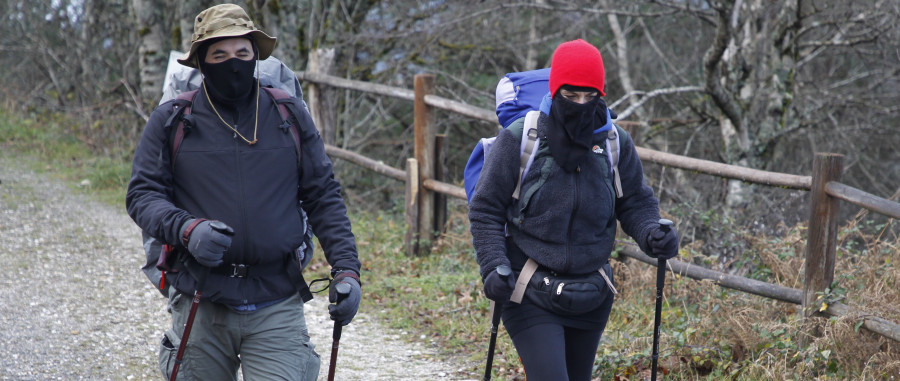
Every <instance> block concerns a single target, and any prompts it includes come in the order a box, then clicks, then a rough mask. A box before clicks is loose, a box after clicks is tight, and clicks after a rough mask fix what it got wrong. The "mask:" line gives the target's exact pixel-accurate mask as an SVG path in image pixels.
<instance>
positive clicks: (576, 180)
mask: <svg viewBox="0 0 900 381" xmlns="http://www.w3.org/2000/svg"><path fill="white" fill-rule="evenodd" d="M580 178H581V166H578V167H577V168H575V173H574V174H573V175H572V182H573V183H574V186H573V187H572V189H573V191H574V193H575V198H574V200H573V201H572V210H571V213H570V214H569V228H568V232H567V233H566V237H567V238H566V260H565V267H564V268H565V269H566V271H569V262H570V259H571V254H572V250H571V248H572V225H574V224H575V213H576V212H577V211H578V193H579V189H578V183H579V179H580Z"/></svg>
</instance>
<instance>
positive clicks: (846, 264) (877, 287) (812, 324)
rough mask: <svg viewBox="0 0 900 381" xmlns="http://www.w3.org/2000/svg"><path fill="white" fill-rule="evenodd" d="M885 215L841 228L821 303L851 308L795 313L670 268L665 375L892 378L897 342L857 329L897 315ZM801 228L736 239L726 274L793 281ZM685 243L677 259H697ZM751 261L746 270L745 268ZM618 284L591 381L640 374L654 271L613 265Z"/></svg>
mask: <svg viewBox="0 0 900 381" xmlns="http://www.w3.org/2000/svg"><path fill="white" fill-rule="evenodd" d="M896 230H897V229H896V226H894V225H893V221H890V222H888V223H886V224H882V225H877V224H875V223H872V222H870V221H867V220H865V219H864V218H862V216H860V217H859V218H856V219H854V220H852V221H851V222H850V223H849V224H847V225H845V226H843V227H841V229H840V234H839V236H838V240H839V242H840V246H839V249H838V252H837V255H836V271H835V280H836V282H835V283H834V284H833V285H832V288H831V289H830V290H829V292H828V293H826V294H825V295H823V301H825V302H835V301H840V302H842V303H844V304H847V305H849V306H851V307H853V308H854V309H855V310H856V311H858V312H857V313H855V314H853V316H845V317H842V318H834V317H826V316H815V317H812V318H809V319H803V318H801V316H800V308H799V306H798V305H794V304H791V303H784V302H778V301H773V300H770V299H766V298H763V297H758V296H753V295H749V294H744V293H740V292H737V291H732V290H727V289H724V288H721V287H719V286H717V285H715V284H713V283H712V282H710V281H696V280H693V279H687V278H683V277H680V276H677V275H673V274H672V273H669V276H668V278H667V285H666V292H665V298H666V299H665V300H666V302H667V304H666V306H665V308H664V312H663V321H664V324H663V326H662V329H661V332H662V337H661V344H660V356H661V357H660V362H659V363H660V372H661V373H663V374H665V377H666V379H667V380H694V379H716V380H718V379H733V380H759V379H778V380H825V379H854V380H857V379H865V380H874V379H900V343H897V342H895V341H893V340H891V339H887V338H884V337H882V336H880V335H877V334H874V333H871V332H869V331H867V330H866V329H865V328H863V327H861V323H860V322H861V321H862V320H861V319H862V318H863V317H865V316H878V317H881V318H884V319H887V320H889V321H894V322H898V321H900V307H898V306H900V291H898V279H900V270H898V269H897V268H896V266H894V265H893V264H894V263H897V261H898V260H900V258H898V257H900V248H898V247H900V246H898V242H900V239H898V237H897V235H896V233H895V231H896ZM805 237H806V231H805V226H797V227H794V228H793V229H791V230H790V231H789V233H788V234H787V235H786V236H784V237H781V238H778V239H772V238H767V237H744V238H745V239H746V242H747V244H748V249H747V250H746V251H745V253H744V255H745V258H742V259H739V260H737V261H734V262H733V263H735V264H736V266H737V265H740V266H743V267H742V268H733V269H732V272H735V273H745V274H751V276H752V277H754V278H756V279H759V280H763V281H767V282H770V283H776V284H780V285H784V286H788V287H792V288H802V269H803V258H804V253H805V250H806V245H805V242H806V238H805ZM696 252H697V251H695V250H693V249H692V248H691V247H690V246H688V247H686V248H685V249H683V255H682V258H681V259H683V260H687V261H694V262H697V263H702V262H704V261H703V260H702V259H703V258H700V257H699V255H698V254H696ZM748 267H750V268H748ZM615 269H616V280H617V282H618V284H619V290H620V291H621V293H620V297H619V299H618V301H617V304H616V306H615V307H614V309H613V316H612V318H611V322H610V324H609V326H608V328H607V332H606V334H605V337H604V343H603V344H602V345H601V349H600V352H599V354H600V355H599V356H598V357H599V365H600V366H599V367H598V371H597V373H596V379H598V380H608V379H615V380H638V379H644V378H646V377H647V376H648V375H649V364H650V359H649V351H650V347H651V340H652V325H653V315H652V313H653V300H654V299H653V295H654V293H655V273H656V272H655V268H652V267H648V266H646V265H644V264H642V263H638V262H636V261H629V262H625V263H621V262H618V263H615Z"/></svg>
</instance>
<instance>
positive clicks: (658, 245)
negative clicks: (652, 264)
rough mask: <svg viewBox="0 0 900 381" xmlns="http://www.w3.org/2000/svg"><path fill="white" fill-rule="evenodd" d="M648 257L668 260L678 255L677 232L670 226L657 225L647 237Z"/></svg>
mask: <svg viewBox="0 0 900 381" xmlns="http://www.w3.org/2000/svg"><path fill="white" fill-rule="evenodd" d="M647 238H648V239H647V246H648V247H649V248H650V252H649V253H647V254H648V255H649V256H650V257H653V258H657V259H663V260H668V259H671V258H674V257H676V256H677V255H678V234H676V233H675V229H672V228H671V227H668V228H665V227H662V226H660V225H657V226H656V227H655V228H653V229H652V230H650V234H649V235H648V237H647Z"/></svg>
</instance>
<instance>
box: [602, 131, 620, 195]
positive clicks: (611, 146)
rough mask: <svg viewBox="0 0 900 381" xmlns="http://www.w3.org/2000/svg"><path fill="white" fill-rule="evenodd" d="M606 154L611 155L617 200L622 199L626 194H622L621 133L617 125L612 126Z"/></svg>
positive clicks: (607, 140)
mask: <svg viewBox="0 0 900 381" xmlns="http://www.w3.org/2000/svg"><path fill="white" fill-rule="evenodd" d="M606 152H607V153H609V161H610V164H612V172H613V185H614V187H615V189H616V198H621V197H622V195H623V194H624V193H623V192H622V178H621V177H619V132H618V127H616V125H613V126H612V129H610V130H609V133H608V135H607V139H606Z"/></svg>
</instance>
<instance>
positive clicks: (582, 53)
mask: <svg viewBox="0 0 900 381" xmlns="http://www.w3.org/2000/svg"><path fill="white" fill-rule="evenodd" d="M605 77H606V74H605V72H604V70H603V58H602V57H600V51H599V50H597V48H595V47H594V45H591V44H590V43H588V42H587V41H585V40H582V39H577V40H574V41H569V42H564V43H562V44H559V46H558V47H557V48H556V51H555V52H553V59H552V61H551V62H550V96H551V97H553V96H556V91H557V90H559V88H560V87H562V85H571V86H580V87H593V88H595V89H597V90H600V95H601V96H603V95H606V93H605V92H604V91H603V85H604V84H605V82H604V80H605Z"/></svg>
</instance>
